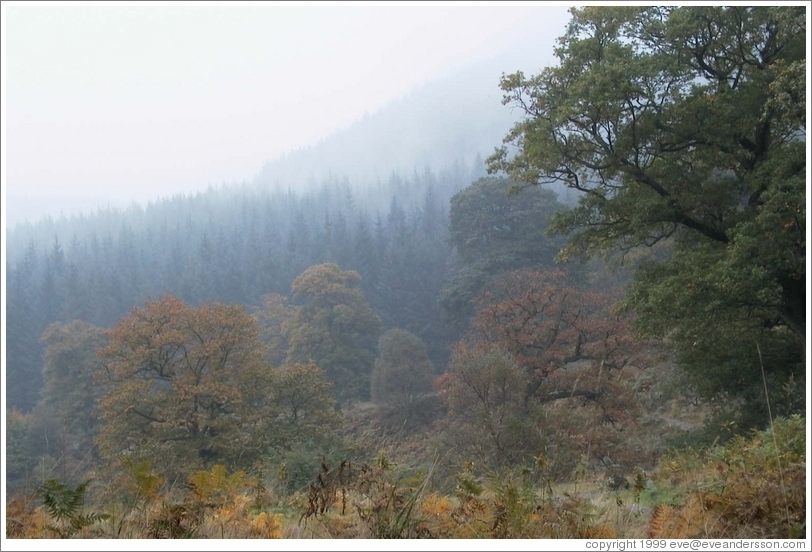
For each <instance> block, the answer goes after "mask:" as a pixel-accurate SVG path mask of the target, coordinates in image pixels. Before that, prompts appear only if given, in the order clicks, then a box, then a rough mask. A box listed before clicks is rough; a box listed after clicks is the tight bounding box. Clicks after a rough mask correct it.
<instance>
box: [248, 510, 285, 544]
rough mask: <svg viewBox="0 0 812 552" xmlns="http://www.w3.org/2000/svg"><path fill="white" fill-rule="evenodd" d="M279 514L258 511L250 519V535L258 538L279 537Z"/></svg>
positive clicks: (280, 526)
mask: <svg viewBox="0 0 812 552" xmlns="http://www.w3.org/2000/svg"><path fill="white" fill-rule="evenodd" d="M281 519H282V516H281V515H280V514H271V513H268V512H260V513H259V514H257V515H256V516H255V517H254V519H253V520H252V521H251V531H250V535H251V537H254V538H258V539H281V538H282V524H281V523H280V520H281Z"/></svg>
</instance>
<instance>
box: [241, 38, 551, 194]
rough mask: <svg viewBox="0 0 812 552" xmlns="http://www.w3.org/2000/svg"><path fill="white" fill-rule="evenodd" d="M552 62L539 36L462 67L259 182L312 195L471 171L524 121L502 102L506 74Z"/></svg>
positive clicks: (284, 161) (275, 166) (269, 170)
mask: <svg viewBox="0 0 812 552" xmlns="http://www.w3.org/2000/svg"><path fill="white" fill-rule="evenodd" d="M552 60H553V54H552V40H551V39H550V38H546V37H536V39H535V40H530V41H528V42H524V43H522V45H521V47H517V46H515V45H514V46H513V47H512V48H510V49H508V50H505V51H503V52H502V53H500V54H498V55H494V56H491V57H489V58H487V59H484V60H480V61H477V62H473V63H470V64H468V65H467V66H464V67H461V68H457V69H456V70H453V71H451V72H449V73H447V74H446V75H444V76H443V77H440V78H437V79H435V80H432V81H429V82H427V83H424V84H423V85H421V86H419V87H417V88H416V89H414V90H413V91H412V92H410V93H409V94H407V95H405V96H404V97H402V98H400V99H398V100H395V101H393V102H391V103H389V104H388V105H386V106H384V107H383V108H381V109H380V110H378V111H377V112H375V113H373V114H371V115H367V116H365V117H364V118H363V119H361V120H358V121H356V122H355V123H353V124H351V125H350V126H348V127H346V128H344V129H341V130H339V131H336V132H334V133H333V134H331V135H330V136H328V137H326V138H324V139H322V140H321V141H320V142H318V143H317V144H314V145H312V146H308V147H304V148H301V149H299V150H296V151H294V152H291V153H289V154H287V155H284V156H281V157H279V158H277V159H274V160H272V161H269V162H267V163H266V164H265V165H264V166H263V168H262V169H261V170H260V172H259V174H258V175H257V176H256V177H255V179H254V181H253V184H254V185H256V186H259V187H262V188H271V189H277V188H281V189H287V188H289V189H297V190H306V189H308V188H312V187H313V186H317V185H320V183H322V182H324V180H325V179H329V178H347V179H348V180H349V181H350V183H351V185H352V187H353V188H360V189H363V188H366V187H368V186H370V185H374V184H375V183H376V182H377V181H380V180H385V179H386V178H388V177H389V176H390V175H391V174H393V173H397V174H410V173H412V172H413V171H418V172H422V171H423V170H425V169H427V168H428V169H430V170H433V171H441V170H443V169H444V168H447V167H449V166H451V165H452V164H455V163H457V164H462V165H463V166H466V167H471V166H472V165H473V164H474V163H476V162H477V160H478V159H480V160H481V159H484V158H486V157H487V156H489V155H490V154H491V153H493V151H494V148H496V147H498V146H499V145H501V143H502V138H504V136H505V134H506V133H507V132H508V130H509V129H510V128H511V126H512V125H513V123H514V122H515V121H516V120H517V119H518V115H519V114H518V112H516V111H515V110H512V109H511V108H510V107H509V106H505V105H502V91H501V89H500V88H499V79H500V77H501V76H502V74H509V73H512V72H515V71H516V70H523V71H526V72H531V73H535V72H537V71H538V70H540V69H541V68H543V66H544V65H546V64H549V63H551V62H552Z"/></svg>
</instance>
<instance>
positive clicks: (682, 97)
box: [488, 6, 806, 423]
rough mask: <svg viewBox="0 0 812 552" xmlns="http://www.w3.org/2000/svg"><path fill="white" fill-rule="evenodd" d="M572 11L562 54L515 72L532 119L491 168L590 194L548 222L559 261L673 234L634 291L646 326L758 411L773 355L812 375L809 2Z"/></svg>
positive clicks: (781, 376)
mask: <svg viewBox="0 0 812 552" xmlns="http://www.w3.org/2000/svg"><path fill="white" fill-rule="evenodd" d="M571 13H572V20H571V22H570V24H569V26H568V28H567V31H566V33H565V35H564V36H563V37H562V38H561V39H560V42H559V44H560V45H559V47H558V48H557V49H556V56H557V57H558V59H559V64H558V65H557V66H554V67H549V68H547V69H545V70H543V71H542V72H541V73H539V74H538V75H536V76H532V77H529V78H528V77H525V76H524V75H523V74H522V73H521V72H517V73H514V74H512V75H507V76H503V78H502V81H501V87H502V89H503V90H504V92H505V99H504V102H505V103H506V104H513V105H515V106H518V107H519V108H520V109H522V110H523V111H524V112H525V113H526V114H527V115H528V117H527V118H526V119H524V120H522V121H520V122H519V123H517V124H516V125H515V126H514V127H513V129H512V130H511V131H510V132H509V133H508V135H507V136H506V137H505V143H506V144H508V145H510V144H512V145H515V146H516V147H517V149H516V150H515V155H511V153H510V151H509V149H508V148H507V147H506V146H505V147H502V148H500V149H498V150H497V151H496V153H495V154H494V155H493V156H491V157H490V158H489V160H488V166H489V171H490V172H497V171H505V172H506V173H507V174H509V175H510V176H511V177H512V178H514V179H515V180H517V181H519V182H521V183H523V185H524V186H533V185H544V184H548V183H564V184H565V185H567V186H569V187H570V188H572V189H574V190H578V191H579V192H581V193H582V195H581V198H580V202H579V205H578V207H577V208H575V209H573V210H569V211H565V212H560V213H558V214H556V215H555V216H554V218H553V223H552V226H551V230H552V231H553V232H561V233H570V240H569V243H568V245H567V247H566V248H565V249H564V250H563V251H562V254H561V257H562V258H564V259H567V258H572V257H574V256H576V255H578V254H582V253H585V254H590V255H591V254H599V253H603V254H610V253H612V252H615V251H618V250H619V251H621V252H628V251H630V250H632V249H634V248H637V247H641V246H643V247H645V246H653V245H655V244H659V245H661V246H663V248H664V249H665V250H666V251H665V252H666V253H667V255H665V256H664V257H665V258H664V260H663V259H662V258H661V259H659V260H658V259H656V258H655V257H651V258H650V259H649V260H648V261H647V262H645V263H641V265H640V266H639V267H638V270H637V273H636V283H635V285H634V287H633V289H632V292H631V293H630V295H629V296H628V303H629V305H630V306H631V307H633V308H635V309H636V310H637V312H638V314H639V320H640V327H641V328H642V329H643V330H644V331H645V332H646V333H647V334H648V335H650V336H652V337H663V338H668V339H669V340H670V342H671V343H672V344H673V346H674V347H675V349H676V353H677V357H678V359H679V361H680V364H681V366H683V367H684V368H685V369H686V370H687V372H688V373H689V374H691V375H693V376H694V380H695V381H696V382H697V384H698V385H699V386H700V388H701V389H702V390H703V391H706V392H707V393H708V394H713V393H716V392H718V391H720V390H724V391H726V392H728V393H729V394H731V395H733V396H738V397H743V398H744V399H745V404H746V406H748V407H749V408H750V409H752V408H756V407H759V406H760V407H762V408H763V406H764V405H765V402H764V398H763V392H761V393H759V391H758V387H759V386H760V385H761V366H762V365H763V368H764V370H765V372H766V373H767V375H768V378H771V379H772V380H773V383H776V384H780V383H782V382H783V383H786V382H788V381H790V380H792V379H794V381H795V382H796V384H797V383H800V382H802V380H803V379H804V377H805V369H804V367H803V364H802V363H803V350H804V339H805V337H804V336H805V314H806V313H805V303H806V288H805V255H806V249H805V209H804V204H805V188H804V182H805V171H806V160H805V154H804V150H805V143H804V140H803V135H804V133H805V126H806V119H805V115H804V111H805V110H804V109H802V108H801V107H800V105H799V104H798V103H797V102H799V101H802V102H805V98H806V96H805V89H804V85H803V84H802V79H801V78H800V75H801V74H802V73H804V72H805V64H806V61H805V56H806V45H805V35H806V32H805V31H806V18H805V11H804V8H803V7H800V6H785V7H768V6H765V7H746V6H733V7H717V6H684V7H660V6H654V7H587V8H582V9H573V10H572V12H571ZM757 345H758V346H759V347H760V349H761V352H762V353H763V354H762V355H761V357H759V355H758V347H757ZM731 376H734V377H733V379H732V380H731ZM708 382H713V383H712V384H710V385H709V384H708ZM800 387H801V388H803V386H800ZM773 389H775V387H773ZM791 402H792V401H790V402H787V403H785V404H784V405H783V407H782V408H781V409H780V410H782V411H783V412H787V411H791V410H792V407H791V406H790V403H791ZM795 404H797V403H795ZM760 420H761V422H762V423H764V422H766V421H767V418H766V416H763V417H760Z"/></svg>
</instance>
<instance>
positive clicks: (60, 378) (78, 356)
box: [29, 320, 107, 479]
mask: <svg viewBox="0 0 812 552" xmlns="http://www.w3.org/2000/svg"><path fill="white" fill-rule="evenodd" d="M40 342H41V343H42V344H43V347H44V353H43V366H42V375H43V387H42V394H41V396H40V400H39V403H38V404H37V406H36V408H35V409H34V411H33V413H32V416H31V418H30V430H29V434H30V435H29V440H30V444H31V445H32V446H33V448H34V450H36V451H37V452H38V453H39V454H40V455H42V456H44V455H50V457H52V458H59V462H57V463H56V465H55V466H54V471H53V473H52V475H54V476H58V477H61V478H66V479H67V478H70V479H74V478H75V477H77V473H78V474H81V473H83V470H87V469H89V468H90V466H91V465H92V464H93V461H94V460H96V459H97V458H98V454H97V453H96V450H95V445H94V442H93V441H94V439H95V437H96V433H97V431H98V428H99V409H98V405H97V402H98V400H99V399H100V398H101V396H102V395H103V393H104V387H103V386H102V385H99V384H98V383H97V381H96V376H97V375H98V372H99V371H100V370H101V368H102V364H101V362H100V360H99V359H98V357H97V356H96V350H97V349H98V348H99V347H102V346H103V345H105V344H106V342H107V340H106V338H105V336H104V330H103V329H102V328H100V327H97V326H93V325H91V324H87V323H86V322H82V321H80V320H74V321H73V322H70V323H67V324H66V323H62V322H54V323H52V324H50V325H49V326H48V327H47V328H46V329H45V331H44V332H43V334H42V337H41V338H40Z"/></svg>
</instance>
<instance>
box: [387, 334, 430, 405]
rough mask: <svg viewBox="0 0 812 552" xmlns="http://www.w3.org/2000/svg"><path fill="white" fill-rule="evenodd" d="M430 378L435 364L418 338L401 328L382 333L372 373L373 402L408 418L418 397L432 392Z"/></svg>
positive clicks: (416, 403)
mask: <svg viewBox="0 0 812 552" xmlns="http://www.w3.org/2000/svg"><path fill="white" fill-rule="evenodd" d="M433 379H434V366H433V365H432V363H431V361H430V360H429V355H428V353H427V351H426V346H425V344H424V343H423V341H422V340H421V339H420V338H419V337H417V336H416V335H414V334H413V333H411V332H408V331H406V330H402V329H400V328H393V329H390V330H387V331H386V332H384V334H383V335H381V338H380V339H379V340H378V358H377V359H376V360H375V368H374V370H373V372H372V400H373V401H374V402H376V403H378V404H382V405H387V406H389V407H391V408H393V409H394V410H396V411H397V412H399V413H400V414H405V415H406V416H407V417H411V416H412V415H414V414H416V407H417V405H418V402H419V400H420V399H421V398H422V397H423V396H425V395H426V394H427V393H429V392H430V391H431V382H432V380H433Z"/></svg>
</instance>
